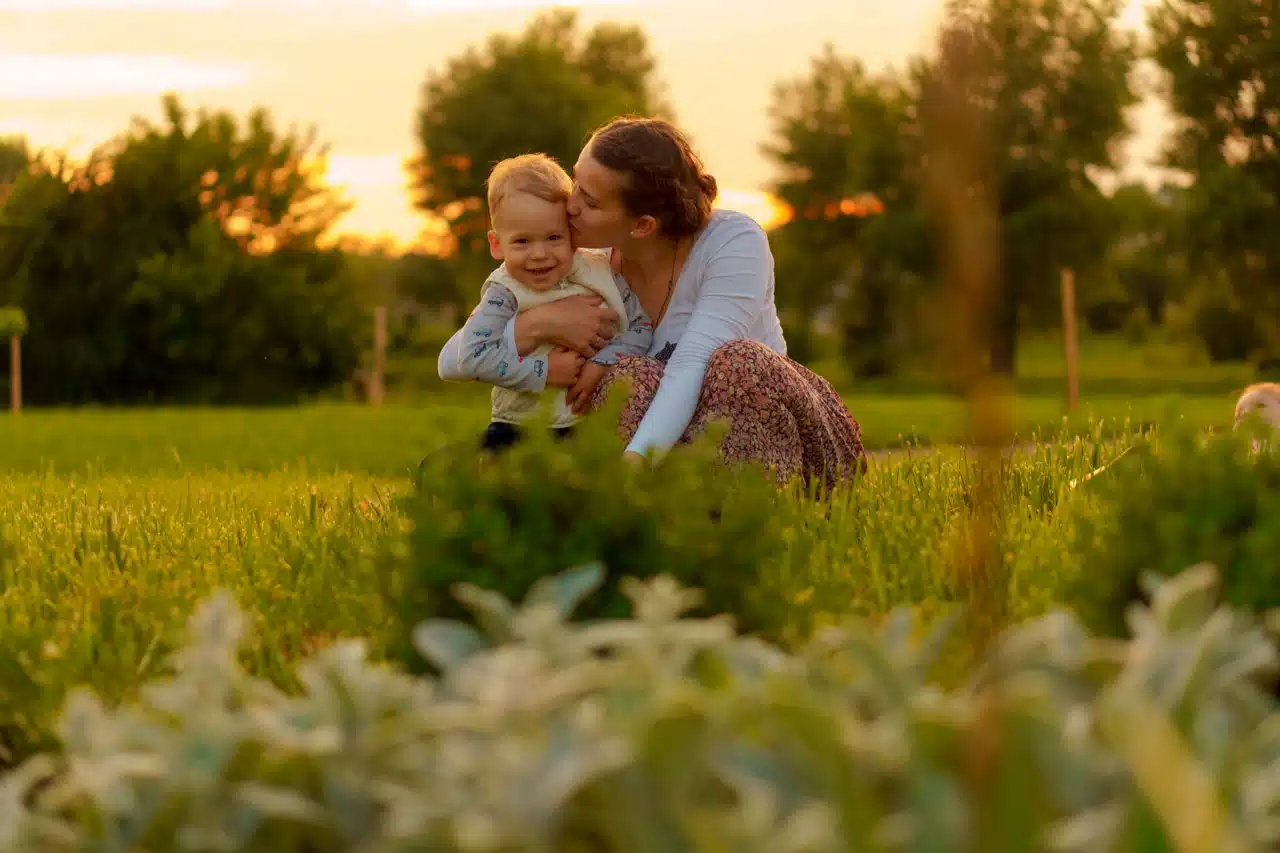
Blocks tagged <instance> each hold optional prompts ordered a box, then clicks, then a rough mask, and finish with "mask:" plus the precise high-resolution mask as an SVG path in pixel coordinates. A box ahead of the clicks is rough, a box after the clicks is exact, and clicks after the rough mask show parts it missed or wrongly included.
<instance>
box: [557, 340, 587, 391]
mask: <svg viewBox="0 0 1280 853" xmlns="http://www.w3.org/2000/svg"><path fill="white" fill-rule="evenodd" d="M586 361H587V360H586V359H585V358H583V357H582V356H580V355H578V354H577V353H576V352H574V351H573V350H571V349H565V348H564V347H553V348H552V350H551V352H550V353H548V354H547V387H548V388H572V387H574V385H575V384H576V383H577V382H578V377H579V376H581V374H582V366H583V365H584V364H585V363H586Z"/></svg>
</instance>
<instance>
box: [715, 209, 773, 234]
mask: <svg viewBox="0 0 1280 853" xmlns="http://www.w3.org/2000/svg"><path fill="white" fill-rule="evenodd" d="M744 233H745V234H753V235H760V236H767V235H766V234H765V230H764V228H763V227H761V225H760V223H759V222H756V221H755V220H754V219H752V218H751V217H750V216H748V215H747V214H745V213H742V212H741V211H738V210H727V209H725V208H717V209H715V210H713V211H711V217H710V219H708V220H707V227H706V228H705V229H704V230H703V235H704V236H710V235H716V236H722V237H732V236H736V235H738V234H744Z"/></svg>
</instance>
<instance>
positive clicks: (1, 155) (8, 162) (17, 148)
mask: <svg viewBox="0 0 1280 853" xmlns="http://www.w3.org/2000/svg"><path fill="white" fill-rule="evenodd" d="M32 159H33V155H32V152H31V147H30V146H29V145H28V143H27V139H26V137H24V136H10V137H0V205H2V204H4V200H5V198H6V197H7V196H8V194H9V189H10V188H11V187H12V186H13V184H14V182H15V181H17V180H18V176H19V175H21V174H22V173H23V172H25V171H26V170H27V167H28V166H29V165H30V164H31V160H32Z"/></svg>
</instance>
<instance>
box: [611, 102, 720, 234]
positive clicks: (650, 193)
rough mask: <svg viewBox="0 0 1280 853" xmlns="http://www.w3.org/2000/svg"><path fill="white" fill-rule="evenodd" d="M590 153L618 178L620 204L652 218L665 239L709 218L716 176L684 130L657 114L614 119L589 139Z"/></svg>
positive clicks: (694, 230)
mask: <svg viewBox="0 0 1280 853" xmlns="http://www.w3.org/2000/svg"><path fill="white" fill-rule="evenodd" d="M591 156H592V157H594V158H595V159H596V161H597V162H599V163H600V165H602V166H604V167H605V168H607V169H609V170H611V171H614V172H618V173H620V174H621V175H622V176H623V180H622V191H621V193H620V195H621V197H622V205H623V207H625V208H626V209H627V212H628V213H630V214H632V215H633V216H652V217H653V218H654V219H656V220H658V227H659V229H660V230H661V232H662V233H663V234H664V235H666V236H667V237H688V236H691V235H693V234H696V233H697V232H698V231H699V230H700V229H701V228H702V226H703V225H705V224H706V223H707V219H708V218H709V217H710V216H711V206H712V205H713V204H714V203H715V200H716V192H717V187H716V179H715V178H713V177H712V176H711V175H709V174H707V173H706V172H705V171H703V166H702V160H700V159H699V158H698V155H697V154H695V153H693V147H692V146H691V145H689V140H688V139H686V138H685V136H684V134H683V133H681V132H680V131H679V130H677V129H676V128H675V126H673V125H672V124H671V123H670V122H667V121H663V120H662V119H656V118H636V117H632V116H624V117H621V118H615V119H614V120H613V121H611V122H609V123H608V124H606V125H605V126H604V127H602V128H600V129H599V130H597V131H596V132H595V133H594V134H593V135H592V137H591Z"/></svg>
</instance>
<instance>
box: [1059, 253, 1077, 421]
mask: <svg viewBox="0 0 1280 853" xmlns="http://www.w3.org/2000/svg"><path fill="white" fill-rule="evenodd" d="M1062 337H1063V345H1064V348H1065V350H1066V360H1067V411H1068V412H1074V411H1076V410H1077V409H1079V408H1080V375H1079V373H1078V372H1077V361H1078V359H1079V355H1080V352H1079V339H1078V337H1077V331H1076V274H1075V271H1074V270H1070V269H1064V270H1063V271H1062Z"/></svg>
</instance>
